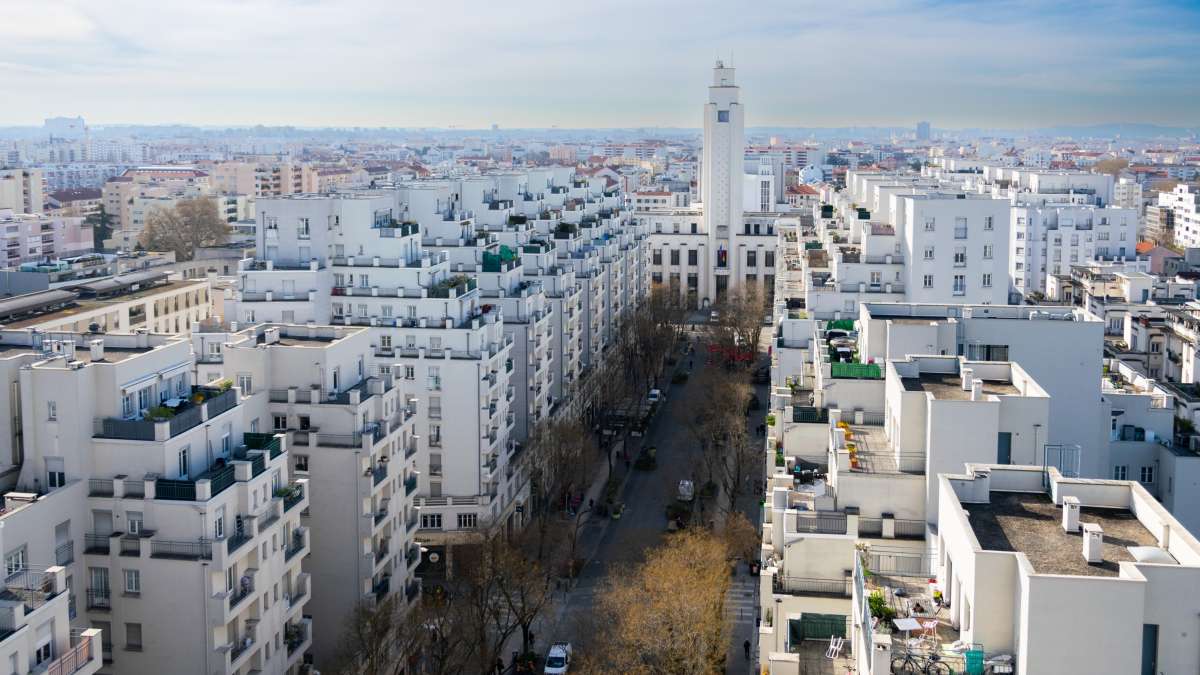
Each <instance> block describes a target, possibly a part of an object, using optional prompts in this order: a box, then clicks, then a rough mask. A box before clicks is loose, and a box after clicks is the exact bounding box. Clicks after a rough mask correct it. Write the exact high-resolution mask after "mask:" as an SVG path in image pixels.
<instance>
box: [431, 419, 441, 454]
mask: <svg viewBox="0 0 1200 675" xmlns="http://www.w3.org/2000/svg"><path fill="white" fill-rule="evenodd" d="M429 447H431V448H440V447H442V425H440V424H430V425H429Z"/></svg>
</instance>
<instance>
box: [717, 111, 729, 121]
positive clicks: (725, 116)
mask: <svg viewBox="0 0 1200 675" xmlns="http://www.w3.org/2000/svg"><path fill="white" fill-rule="evenodd" d="M717 121H718V122H728V121H729V111H728V110H718V111H717Z"/></svg>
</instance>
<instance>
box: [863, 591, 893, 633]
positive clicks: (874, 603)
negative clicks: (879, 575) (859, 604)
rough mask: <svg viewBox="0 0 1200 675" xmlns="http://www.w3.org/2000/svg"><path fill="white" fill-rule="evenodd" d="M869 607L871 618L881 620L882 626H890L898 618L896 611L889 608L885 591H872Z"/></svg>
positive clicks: (868, 601) (868, 600) (868, 602)
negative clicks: (884, 594)
mask: <svg viewBox="0 0 1200 675" xmlns="http://www.w3.org/2000/svg"><path fill="white" fill-rule="evenodd" d="M867 605H868V606H870V608H871V616H873V617H875V618H876V619H879V623H880V624H884V625H889V626H890V625H891V623H892V619H895V618H896V610H894V609H892V608H891V607H890V606H888V604H887V599H886V598H884V597H883V591H871V595H870V596H868V597H867Z"/></svg>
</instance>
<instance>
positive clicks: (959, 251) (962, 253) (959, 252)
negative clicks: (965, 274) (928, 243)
mask: <svg viewBox="0 0 1200 675" xmlns="http://www.w3.org/2000/svg"><path fill="white" fill-rule="evenodd" d="M954 266H955V267H966V266H967V248H966V247H965V246H956V247H955V248H954Z"/></svg>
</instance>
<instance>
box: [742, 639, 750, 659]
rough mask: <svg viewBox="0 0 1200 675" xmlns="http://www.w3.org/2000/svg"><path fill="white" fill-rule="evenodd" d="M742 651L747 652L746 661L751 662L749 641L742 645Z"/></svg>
mask: <svg viewBox="0 0 1200 675" xmlns="http://www.w3.org/2000/svg"><path fill="white" fill-rule="evenodd" d="M742 649H743V650H745V652H746V660H747V661H749V660H750V641H749V640H746V641H745V642H743V643H742Z"/></svg>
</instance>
